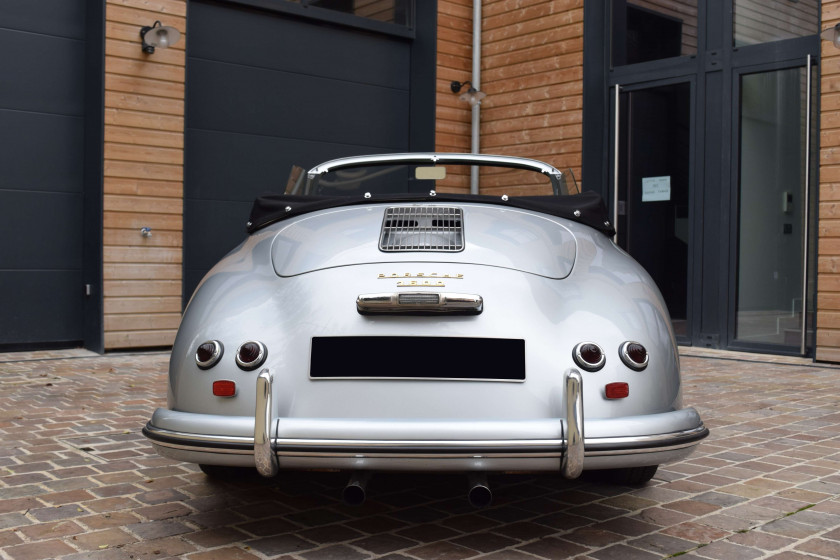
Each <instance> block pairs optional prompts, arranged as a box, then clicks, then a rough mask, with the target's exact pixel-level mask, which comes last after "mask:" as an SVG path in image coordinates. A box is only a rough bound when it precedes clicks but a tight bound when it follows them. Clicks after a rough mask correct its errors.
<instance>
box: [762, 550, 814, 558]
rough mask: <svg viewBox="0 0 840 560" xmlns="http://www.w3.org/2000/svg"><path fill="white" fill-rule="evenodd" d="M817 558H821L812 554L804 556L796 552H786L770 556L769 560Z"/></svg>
mask: <svg viewBox="0 0 840 560" xmlns="http://www.w3.org/2000/svg"><path fill="white" fill-rule="evenodd" d="M816 558H819V557H818V556H813V555H811V554H803V553H801V552H796V551H794V550H786V551H784V552H780V553H778V554H774V555H773V556H768V557H767V560H814V559H816Z"/></svg>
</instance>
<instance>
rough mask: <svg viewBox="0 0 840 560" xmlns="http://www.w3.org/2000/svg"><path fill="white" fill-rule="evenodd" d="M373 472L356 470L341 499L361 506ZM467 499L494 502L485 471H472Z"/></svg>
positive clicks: (481, 503) (473, 503) (486, 503)
mask: <svg viewBox="0 0 840 560" xmlns="http://www.w3.org/2000/svg"><path fill="white" fill-rule="evenodd" d="M372 474H373V473H371V472H370V471H356V472H354V473H353V474H352V475H351V476H350V480H349V481H348V482H347V486H345V487H344V490H342V491H341V499H342V500H343V501H344V503H345V504H347V505H348V506H360V505H362V504H363V503H365V499H366V498H367V485H368V482H370V477H371V475H372ZM467 500H469V502H470V505H471V506H473V507H474V508H483V507H487V506H489V505H490V504H491V503H492V502H493V492H492V491H491V490H490V484H489V483H488V482H487V475H486V474H484V473H471V474H470V475H469V477H468V478H467Z"/></svg>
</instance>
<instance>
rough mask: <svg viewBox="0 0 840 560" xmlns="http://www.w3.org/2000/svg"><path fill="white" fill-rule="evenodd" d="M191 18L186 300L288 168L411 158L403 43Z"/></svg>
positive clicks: (198, 14) (215, 13)
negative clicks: (395, 155) (375, 156)
mask: <svg viewBox="0 0 840 560" xmlns="http://www.w3.org/2000/svg"><path fill="white" fill-rule="evenodd" d="M189 21H190V30H189V34H188V41H189V45H188V48H187V52H188V53H189V59H188V62H187V106H186V108H187V122H186V139H185V166H186V167H185V177H184V190H185V207H184V214H185V223H184V230H185V232H184V263H185V264H184V268H185V270H184V272H185V274H184V294H185V296H186V297H189V296H190V295H191V294H192V291H193V290H194V289H195V287H196V285H197V284H198V282H199V281H200V280H201V278H202V276H203V275H204V274H205V273H206V272H207V271H208V270H209V269H210V267H211V266H212V265H213V264H214V263H215V262H216V261H217V260H218V259H219V258H220V257H222V256H223V255H224V254H225V253H226V252H228V251H229V250H230V249H232V248H233V247H235V246H236V245H237V244H238V243H239V242H240V241H242V240H243V239H244V236H245V233H244V230H245V223H246V221H247V218H248V212H249V210H250V207H251V202H252V201H253V199H254V198H255V197H256V196H257V195H258V194H260V193H263V192H266V191H278V190H282V189H283V187H284V185H285V181H286V178H287V176H288V173H289V170H290V169H291V167H292V165H300V166H303V167H310V166H313V165H315V164H317V163H319V162H321V161H324V160H328V159H331V158H335V157H340V156H348V155H357V154H365V153H381V152H401V151H408V150H409V141H410V134H411V126H410V121H409V104H410V101H411V99H410V95H409V93H410V81H411V79H410V76H411V65H412V49H411V47H412V40H410V39H406V38H403V37H395V36H389V35H387V34H381V33H374V32H369V31H365V30H360V29H354V28H350V27H342V26H337V25H331V24H327V23H323V22H319V21H313V20H309V19H302V18H297V17H294V16H290V15H287V14H281V13H275V12H270V11H262V10H256V9H250V8H246V7H243V6H237V5H234V4H224V3H218V2H210V1H207V2H204V1H201V2H199V1H194V2H191V3H190V11H189ZM431 117H432V118H433V115H432V116H431Z"/></svg>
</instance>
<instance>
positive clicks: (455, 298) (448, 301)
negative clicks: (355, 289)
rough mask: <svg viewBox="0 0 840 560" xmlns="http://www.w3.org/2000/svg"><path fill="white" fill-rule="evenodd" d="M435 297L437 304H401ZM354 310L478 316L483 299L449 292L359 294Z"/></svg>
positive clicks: (361, 311)
mask: <svg viewBox="0 0 840 560" xmlns="http://www.w3.org/2000/svg"><path fill="white" fill-rule="evenodd" d="M412 296H414V297H424V296H437V300H438V301H437V303H431V302H430V303H426V302H423V303H403V302H404V301H405V300H406V299H410V298H411V297H412ZM356 310H357V311H358V312H359V313H361V314H363V315H365V314H371V313H412V312H428V313H470V314H475V315H478V314H480V313H481V312H482V311H484V299H483V298H482V297H481V296H479V295H474V294H456V293H451V292H390V293H379V294H360V295H359V296H358V297H357V298H356Z"/></svg>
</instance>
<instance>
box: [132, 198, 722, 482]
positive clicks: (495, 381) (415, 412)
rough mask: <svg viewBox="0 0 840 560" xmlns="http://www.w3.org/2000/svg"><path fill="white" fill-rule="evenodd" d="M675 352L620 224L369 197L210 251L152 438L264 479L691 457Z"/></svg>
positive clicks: (572, 473)
mask: <svg viewBox="0 0 840 560" xmlns="http://www.w3.org/2000/svg"><path fill="white" fill-rule="evenodd" d="M439 198H443V197H439ZM248 345H250V346H248ZM202 348H203V349H204V351H203V353H201V354H200V355H199V353H200V352H199V351H200V349H202ZM243 348H244V351H243ZM639 348H641V350H639ZM642 351H643V352H642ZM598 352H600V355H598ZM208 356H209V357H208ZM678 360H679V358H678V354H677V350H676V345H675V342H674V337H673V333H672V329H671V326H670V322H669V319H668V313H667V311H666V309H665V306H664V304H663V302H662V298H661V296H660V295H659V293H658V291H657V289H656V287H655V285H654V284H653V282H652V281H651V279H650V278H649V276H648V275H647V274H646V273H645V272H644V270H643V269H642V268H641V267H639V266H638V264H636V263H635V262H634V261H633V260H632V259H631V258H630V257H629V256H627V255H626V254H624V253H623V252H622V251H620V250H619V249H618V248H617V247H615V245H614V244H613V243H612V242H611V240H610V239H609V237H608V236H606V235H604V233H603V232H599V231H597V230H595V229H593V228H592V227H590V226H588V225H584V224H581V223H577V222H576V221H575V220H574V219H564V218H562V217H557V216H552V215H546V214H542V213H539V212H533V211H528V210H523V209H521V208H515V207H509V206H506V205H496V204H481V203H475V202H468V201H465V202H458V203H453V202H451V201H443V200H441V201H438V200H437V199H436V198H435V197H434V193H433V196H431V197H426V198H425V200H423V201H413V202H406V203H393V202H388V203H376V202H375V201H370V202H369V203H365V204H359V205H350V206H341V207H337V208H325V209H322V210H317V211H314V212H307V213H305V214H301V215H298V216H294V217H291V218H289V219H284V220H278V221H277V222H275V223H271V224H269V225H268V226H266V227H264V228H262V229H259V230H258V231H255V232H254V233H252V235H251V236H250V237H249V238H248V239H247V240H246V241H245V243H243V245H242V246H240V247H239V248H237V249H236V250H235V251H234V252H232V253H231V254H230V255H228V256H227V257H226V258H225V259H224V260H222V261H221V262H220V263H219V264H218V265H217V266H216V267H214V269H213V270H212V271H211V272H210V273H209V274H208V276H207V277H206V278H205V279H204V281H203V282H202V284H201V286H200V287H199V289H198V290H197V291H196V294H195V295H194V297H193V299H192V301H191V302H190V305H189V307H188V309H187V311H186V313H185V316H184V319H183V322H182V325H181V328H180V330H179V333H178V337H177V340H176V342H175V346H174V348H173V353H172V359H171V363H170V386H169V402H168V407H167V408H165V409H163V408H162V409H158V410H157V411H156V412H155V413H154V415H153V417H152V419H151V420H150V422H149V423H148V425H147V426H146V428H145V430H144V433H145V434H146V435H147V436H148V437H149V438H150V439H151V440H152V442H153V444H154V446H155V448H156V449H157V451H158V452H159V453H161V454H162V455H166V456H169V457H173V458H175V459H178V460H184V461H190V462H195V463H199V464H204V465H232V466H253V467H256V468H257V469H258V470H259V472H260V473H262V474H263V475H266V476H273V475H275V474H277V472H278V471H279V470H280V469H285V468H290V469H309V468H328V469H347V470H359V471H374V470H424V471H459V472H486V471H496V472H507V471H554V472H559V473H561V474H562V475H563V476H564V477H567V478H576V477H577V476H579V475H580V474H581V471H582V470H583V469H628V468H631V469H632V468H636V467H644V466H653V465H658V464H661V463H665V462H670V461H675V460H679V459H681V458H683V457H685V456H687V455H688V454H689V453H690V452H691V451H692V449H693V448H694V447H695V446H696V445H697V444H698V443H699V441H700V440H702V439H703V438H704V437H705V436H706V435H707V433H708V431H707V430H706V428H705V427H704V426H703V423H702V421H701V420H700V418H699V415H698V414H697V412H696V411H695V410H694V409H692V408H682V403H681V394H680V377H679V361H678ZM210 361H212V363H209V362H210Z"/></svg>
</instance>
